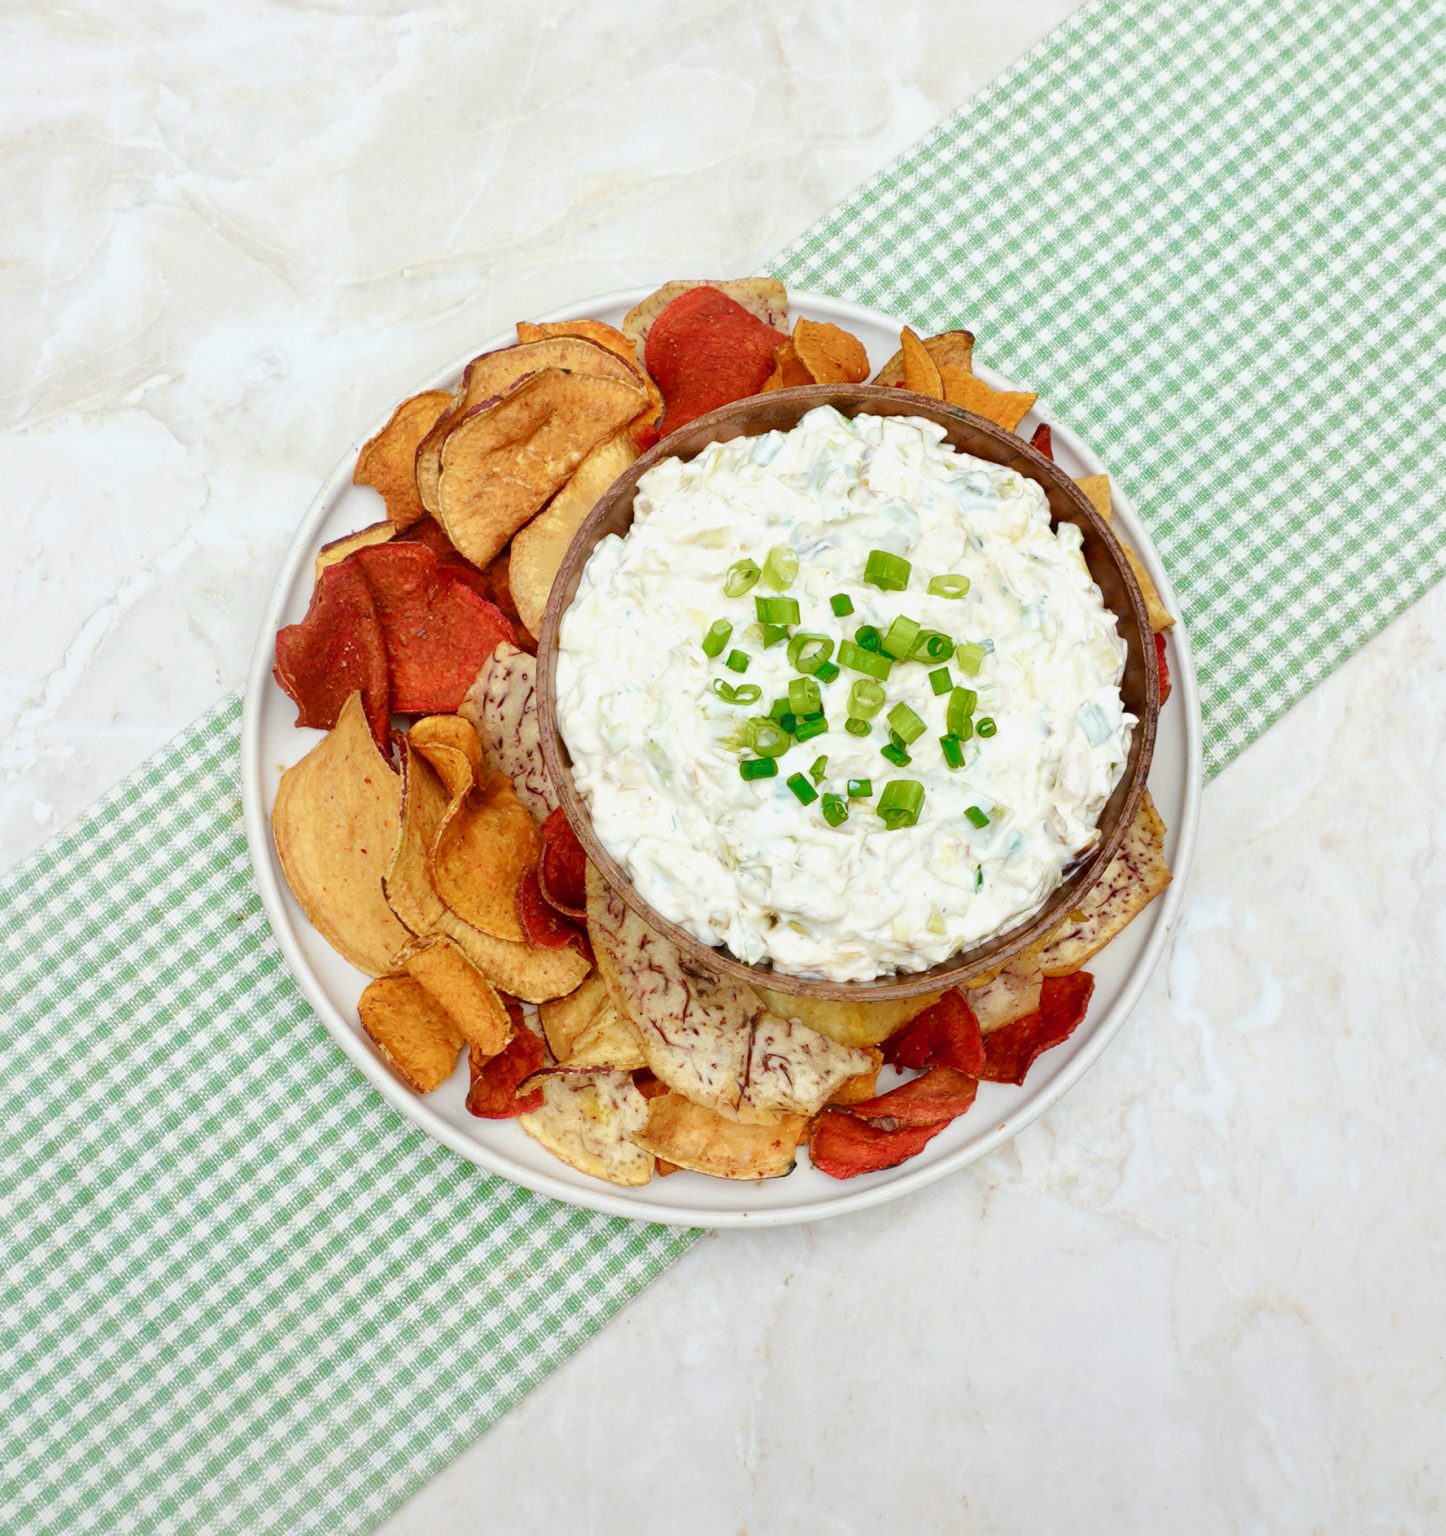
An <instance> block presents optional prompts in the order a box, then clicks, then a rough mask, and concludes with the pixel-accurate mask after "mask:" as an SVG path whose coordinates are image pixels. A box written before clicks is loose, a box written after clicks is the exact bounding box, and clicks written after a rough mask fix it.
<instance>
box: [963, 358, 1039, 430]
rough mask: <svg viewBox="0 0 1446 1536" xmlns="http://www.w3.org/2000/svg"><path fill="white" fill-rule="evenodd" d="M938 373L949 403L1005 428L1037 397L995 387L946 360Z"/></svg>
mask: <svg viewBox="0 0 1446 1536" xmlns="http://www.w3.org/2000/svg"><path fill="white" fill-rule="evenodd" d="M939 376H940V378H941V380H942V381H943V385H944V399H945V400H946V401H947V402H948V403H949V404H950V405H957V406H958V407H959V408H960V410H964V411H972V412H973V413H974V414H975V415H976V416H982V417H984V419H985V420H986V421H992V422H995V423H996V424H997V425H999V426H1001V427H1003V428H1005V430H1006V431H1009V432H1013V431H1014V429H1015V428H1016V427H1017V426H1018V425H1019V423H1020V422H1021V421H1023V420H1024V418H1025V417H1026V416H1027V415H1029V413H1030V411H1031V410H1032V409H1033V406H1034V402H1035V401H1036V400H1037V399H1039V396H1038V395H1030V394H1023V393H1016V392H1015V391H1012V390H1004V389H995V388H994V387H993V386H992V385H990V384H986V383H985V382H984V380H983V379H981V378H978V377H977V376H976V375H974V374H972V373H967V372H966V371H965V370H964V369H962V368H954V367H951V366H949V365H948V364H946V365H945V366H944V367H942V368H940V370H939Z"/></svg>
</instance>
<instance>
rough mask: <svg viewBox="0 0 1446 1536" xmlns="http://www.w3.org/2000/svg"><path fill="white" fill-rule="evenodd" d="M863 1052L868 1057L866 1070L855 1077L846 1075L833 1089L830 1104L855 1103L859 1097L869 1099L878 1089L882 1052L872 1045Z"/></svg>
mask: <svg viewBox="0 0 1446 1536" xmlns="http://www.w3.org/2000/svg"><path fill="white" fill-rule="evenodd" d="M864 1054H865V1055H866V1056H867V1057H868V1058H869V1063H870V1064H869V1066H868V1068H867V1070H865V1071H863V1072H860V1073H859V1074H858V1075H857V1076H856V1077H846V1078H845V1079H844V1080H843V1082H841V1083H840V1084H839V1085H838V1087H837V1088H835V1089H834V1091H833V1095H832V1097H831V1098H830V1099H829V1101H828V1102H829V1103H830V1104H857V1103H858V1102H859V1101H860V1100H861V1099H871V1098H873V1096H874V1095H875V1094H876V1093H877V1092H878V1091H879V1068H880V1067H881V1066H883V1064H884V1053H883V1052H882V1051H880V1050H878V1049H876V1048H874V1047H870V1048H869V1049H867V1050H866V1051H865V1052H864Z"/></svg>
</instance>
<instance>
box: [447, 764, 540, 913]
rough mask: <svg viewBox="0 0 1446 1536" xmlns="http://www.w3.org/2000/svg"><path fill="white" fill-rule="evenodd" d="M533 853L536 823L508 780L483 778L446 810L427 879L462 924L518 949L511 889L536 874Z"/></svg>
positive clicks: (536, 844)
mask: <svg viewBox="0 0 1446 1536" xmlns="http://www.w3.org/2000/svg"><path fill="white" fill-rule="evenodd" d="M538 851H539V840H538V833H537V823H536V822H535V821H534V820H533V819H532V812H531V811H529V810H528V809H527V807H526V806H525V805H523V803H522V802H521V801H520V800H519V799H518V798H517V794H516V791H515V790H514V789H513V788H512V780H511V779H509V778H508V777H507V775H506V774H505V773H494V774H489V775H488V776H487V777H486V778H484V779H482V780H480V781H479V782H478V783H477V784H476V786H475V787H474V788H472V789H469V790H467V791H465V792H464V793H463V794H462V795H460V796H458V797H456V798H455V799H453V801H452V803H451V804H450V805H449V806H448V808H447V814H446V815H445V816H444V817H443V818H442V824H441V826H440V827H439V828H438V830H437V840H436V842H435V843H434V844H433V846H432V879H433V882H434V883H435V885H436V887H437V892H438V894H439V895H440V896H441V898H442V900H443V901H445V902H446V903H447V905H448V906H449V907H450V908H451V909H452V911H453V912H455V913H456V914H457V916H458V917H460V918H461V919H462V921H463V922H464V923H468V924H470V925H471V926H472V927H474V928H480V929H481V930H482V932H483V933H486V934H490V935H491V936H492V937H493V938H494V939H510V940H511V941H512V942H513V943H520V942H521V941H522V939H523V938H524V937H525V935H524V933H523V928H522V922H521V919H520V918H519V917H518V915H517V886H518V882H519V881H520V880H521V879H522V877H523V876H524V875H525V874H526V873H527V871H528V870H530V869H536V867H537V855H538Z"/></svg>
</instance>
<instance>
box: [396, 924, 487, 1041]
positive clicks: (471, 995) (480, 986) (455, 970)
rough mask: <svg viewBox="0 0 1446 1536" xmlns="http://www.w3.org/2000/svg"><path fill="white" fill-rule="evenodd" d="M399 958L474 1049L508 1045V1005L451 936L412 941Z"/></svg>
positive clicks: (413, 978) (411, 975)
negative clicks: (449, 937)
mask: <svg viewBox="0 0 1446 1536" xmlns="http://www.w3.org/2000/svg"><path fill="white" fill-rule="evenodd" d="M397 958H398V959H399V960H400V961H401V963H402V964H403V965H405V966H406V968H407V974H408V975H409V976H410V977H411V978H412V980H413V981H415V982H418V983H420V985H421V987H422V989H423V990H424V991H425V992H426V994H427V995H428V997H430V998H431V999H432V1001H433V1002H434V1003H436V1005H437V1006H438V1007H439V1008H441V1009H442V1011H443V1012H444V1013H445V1014H447V1016H448V1017H449V1018H450V1019H451V1020H452V1022H453V1023H454V1024H455V1025H456V1026H457V1028H458V1029H459V1030H461V1032H462V1038H463V1039H464V1040H465V1041H466V1042H467V1044H468V1045H469V1046H471V1048H472V1049H473V1050H474V1051H478V1052H480V1054H482V1055H483V1056H495V1055H496V1054H497V1053H498V1051H501V1050H504V1049H506V1046H507V1042H508V1041H509V1040H510V1039H511V1038H512V1020H511V1017H510V1015H509V1014H508V1012H507V1008H506V1006H505V1005H504V1003H503V1001H502V999H501V998H500V997H498V995H497V992H496V990H495V988H494V987H493V986H492V983H491V982H490V981H488V980H487V978H486V977H485V976H484V975H483V974H482V972H481V971H479V970H478V969H477V967H476V966H475V965H473V964H472V962H471V961H470V960H469V959H468V958H467V957H466V955H464V954H463V953H462V951H461V950H460V949H458V948H457V946H456V945H455V944H454V943H453V942H452V941H451V939H446V938H436V939H424V940H421V941H420V942H417V943H413V944H409V945H408V946H407V947H406V948H405V949H404V950H403V951H402V952H401V954H400V955H398V957H397Z"/></svg>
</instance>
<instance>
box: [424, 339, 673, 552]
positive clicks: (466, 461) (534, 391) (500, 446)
mask: <svg viewBox="0 0 1446 1536" xmlns="http://www.w3.org/2000/svg"><path fill="white" fill-rule="evenodd" d="M533 345H534V346H539V347H543V346H561V345H576V346H590V345H591V343H588V342H567V341H564V340H561V339H559V340H554V341H550V342H541V341H539V342H534V343H533ZM596 350H597V351H598V352H599V353H600V355H601V356H603V357H607V358H610V359H611V360H612V361H613V362H617V359H616V358H612V354H611V353H606V352H602V351H601V349H600V348H599V349H596ZM623 366H625V365H623V364H621V363H618V367H619V368H621V367H623ZM646 403H647V393H646V391H645V390H644V389H643V386H642V383H641V381H640V380H639V379H638V378H637V377H636V375H635V376H634V377H633V378H631V379H629V380H623V379H610V378H604V377H603V376H602V375H601V374H594V373H569V372H567V371H565V370H564V369H561V368H544V369H542V370H541V372H539V373H535V374H532V375H531V376H529V377H528V378H525V379H523V380H521V381H520V382H519V383H517V384H514V385H513V386H512V388H511V389H509V390H508V391H507V393H506V394H505V395H503V396H502V397H501V399H499V400H497V401H495V402H494V403H492V404H490V405H479V406H474V407H473V408H472V410H470V411H469V412H468V413H467V414H466V415H465V416H463V417H462V419H461V420H460V421H459V422H458V423H457V424H456V426H454V427H453V428H452V430H451V431H450V432H449V433H448V434H447V437H446V441H445V442H444V443H443V444H442V473H441V477H440V479H439V480H438V482H437V518H438V520H439V521H440V522H441V524H442V526H443V528H445V529H446V531H447V536H448V537H449V538H450V539H451V540H452V542H453V544H455V545H456V546H457V548H458V549H459V550H460V551H461V552H462V554H464V555H465V556H466V557H467V559H469V560H470V561H471V562H472V563H473V565H476V566H483V567H485V566H486V565H488V564H489V563H490V562H491V561H492V560H493V559H494V558H495V557H496V556H497V555H499V554H500V553H501V552H502V550H503V549H504V548H505V547H506V544H507V542H508V540H509V539H510V538H511V537H512V535H513V534H514V533H515V532H516V531H517V530H518V529H519V528H520V527H521V526H522V525H523V524H524V523H525V522H526V521H527V520H528V518H530V517H531V516H532V515H533V514H534V513H536V512H538V511H539V510H540V509H541V508H542V505H543V503H544V502H546V501H547V499H548V498H549V497H550V496H551V495H552V494H553V492H554V491H556V490H557V488H558V487H559V486H560V485H562V484H563V482H564V481H566V480H567V479H568V477H569V476H570V475H571V474H572V472H573V471H574V470H575V469H576V468H577V466H578V465H579V464H580V463H581V462H582V460H583V459H584V457H585V456H586V455H587V453H588V451H589V450H590V449H591V448H593V447H594V446H595V445H596V444H597V443H599V442H601V441H602V440H603V438H605V437H610V436H612V434H613V433H614V432H617V431H619V430H620V429H621V428H623V427H625V426H627V424H628V423H629V422H630V421H632V420H633V418H634V417H635V416H637V415H638V413H639V412H640V411H641V410H642V409H643V407H644V406H645V405H646Z"/></svg>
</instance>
